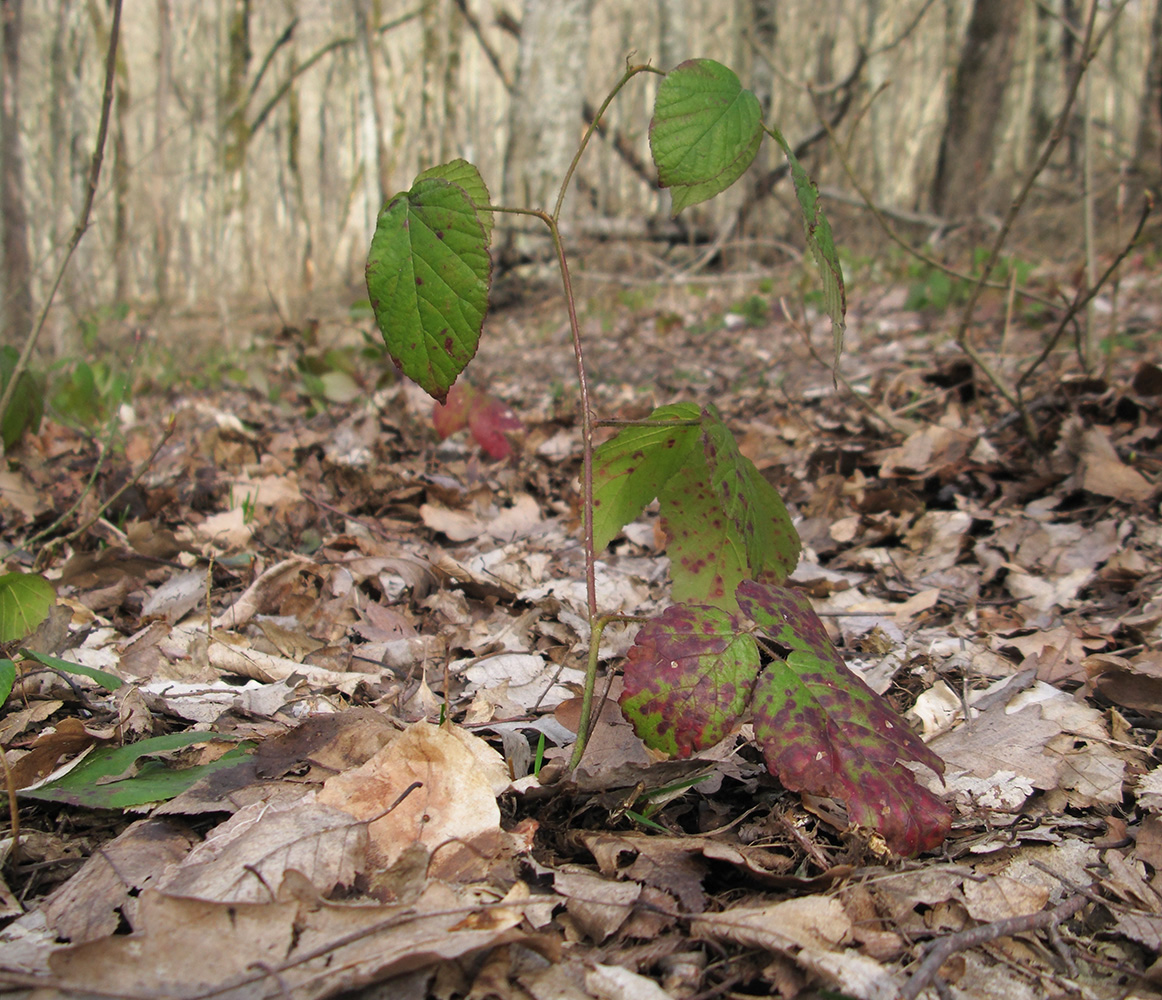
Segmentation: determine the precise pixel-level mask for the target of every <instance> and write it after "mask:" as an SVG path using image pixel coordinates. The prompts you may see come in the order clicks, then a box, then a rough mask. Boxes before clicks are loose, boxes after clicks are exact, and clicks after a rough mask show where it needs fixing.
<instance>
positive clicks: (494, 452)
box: [432, 383, 524, 459]
mask: <svg viewBox="0 0 1162 1000" xmlns="http://www.w3.org/2000/svg"><path fill="white" fill-rule="evenodd" d="M432 425H433V426H434V427H435V428H436V433H437V434H439V435H440V437H441V438H446V437H448V435H449V434H455V433H456V431H458V430H460V429H461V428H462V427H468V428H469V430H471V432H472V437H473V438H474V439H475V441H476V443H477V444H478V445H480V447H481V448H483V449H484V451H485V452H486V453H487V454H488V456H489V457H490V458H496V459H501V458H508V456H509V455H510V454H511V453H512V444H511V443H510V442H509V440H508V434H509V432H511V431H519V430H521V429H522V427H523V426H524V425H523V424H521V422H520V418H519V417H517V415H516V414H515V413H513V412H512V410H511V409H510V408H509V406H508V404H506V403H504V402H502V401H501V400H499V399H497V398H496V397H495V396H493V395H492V394H491V393H489V392H485V391H484V390H483V389H477V388H476V387H475V386H472V385H468V384H467V383H460V384H457V385H454V386H452V388H451V389H450V390H448V400H447V402H446V403H437V404H436V405H435V407H434V408H433V411H432Z"/></svg>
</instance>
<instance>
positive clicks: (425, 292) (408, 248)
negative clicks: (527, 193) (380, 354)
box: [367, 161, 492, 403]
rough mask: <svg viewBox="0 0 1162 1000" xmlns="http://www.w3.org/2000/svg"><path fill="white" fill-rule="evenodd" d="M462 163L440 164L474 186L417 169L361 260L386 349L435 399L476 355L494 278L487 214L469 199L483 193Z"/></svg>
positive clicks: (381, 219)
mask: <svg viewBox="0 0 1162 1000" xmlns="http://www.w3.org/2000/svg"><path fill="white" fill-rule="evenodd" d="M460 162H461V163H463V166H462V167H461V166H459V165H458V164H449V165H446V168H447V169H448V170H449V171H450V172H451V173H452V174H453V176H456V177H458V178H459V179H460V180H461V181H462V182H463V183H468V184H469V186H470V187H471V188H472V191H468V190H466V189H465V187H464V186H462V184H461V183H452V182H451V181H450V180H448V179H447V178H446V177H443V176H437V175H435V174H434V173H432V172H428V173H427V174H426V175H421V176H420V177H419V178H418V179H417V180H416V182H415V184H413V185H412V187H411V190H409V191H406V192H405V193H403V194H399V195H396V196H395V197H394V198H393V199H392V200H391V201H390V202H388V204H387V207H386V208H384V210H383V211H382V212H381V213H380V214H379V220H378V223H377V224H376V227H375V235H374V236H373V237H372V240H371V252H370V254H369V255H368V259H367V292H368V295H369V297H370V299H371V308H372V310H373V311H374V313H375V320H376V322H377V323H378V324H379V329H380V330H381V331H382V332H383V340H384V343H385V344H386V345H387V350H388V353H389V354H390V355H391V357H392V359H393V360H394V361H395V363H396V364H397V365H398V366H399V368H400V370H401V371H402V372H403V373H404V374H405V375H406V376H407V377H408V378H410V379H411V380H412V381H414V382H416V383H417V384H418V385H419V386H420V387H421V388H422V389H423V390H424V391H425V392H427V393H428V395H430V396H432V397H433V398H434V399H436V400H437V401H438V402H441V403H442V402H444V400H445V398H446V397H447V394H448V389H449V388H450V387H451V385H452V383H453V382H455V381H456V379H457V378H458V377H459V375H460V373H461V372H462V371H463V370H464V368H465V367H466V366H467V365H468V362H469V361H471V360H472V358H473V357H474V356H475V354H476V348H477V346H478V345H479V343H480V331H481V329H482V327H483V325H484V314H485V312H486V311H487V309H488V288H489V282H490V281H491V277H492V261H491V259H490V258H489V255H488V238H489V232H490V230H491V225H492V222H491V213H488V212H483V213H481V212H479V211H478V210H477V209H476V207H475V204H474V199H479V198H481V192H483V193H484V195H485V196H486V195H487V191H486V190H485V188H484V182H483V181H482V180H480V175H479V174H478V173H477V172H476V169H475V167H472V166H471V165H470V164H468V163H466V162H465V161H460ZM453 167H455V168H456V169H455V170H453V169H452V168H453ZM468 173H470V174H471V177H469V176H467V174H468ZM462 175H464V176H462Z"/></svg>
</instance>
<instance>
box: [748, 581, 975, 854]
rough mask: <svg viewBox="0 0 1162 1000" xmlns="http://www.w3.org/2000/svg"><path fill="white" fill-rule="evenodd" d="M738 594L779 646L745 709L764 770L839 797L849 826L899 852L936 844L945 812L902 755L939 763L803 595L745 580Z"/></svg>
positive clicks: (944, 829)
mask: <svg viewBox="0 0 1162 1000" xmlns="http://www.w3.org/2000/svg"><path fill="white" fill-rule="evenodd" d="M737 596H738V602H739V606H740V608H741V610H742V612H743V614H745V615H748V616H749V617H750V618H751V619H753V620H754V622H755V623H756V624H757V625H758V627H759V629H760V630H761V631H762V632H763V633H765V634H766V635H767V636H768V637H769V638H770V639H772V640H773V641H774V642H776V643H778V644H779V646H780V647H781V649H780V652H782V658H781V659H779V658H775V659H774V660H772V662H771V663H770V664H769V665H768V666H767V668H766V669H765V670H764V671H763V673H762V674H761V676H760V677H759V678H758V681H757V683H756V685H755V690H754V699H753V702H752V706H751V707H752V712H753V715H754V727H755V739H756V740H757V741H758V743H759V744H760V745H761V747H762V750H763V756H764V758H765V759H766V762H767V767H768V769H769V770H770V772H771V773H772V774H775V775H777V776H778V778H779V780H780V781H781V782H782V783H783V784H784V785H785V786H786V787H787V788H789V789H791V790H792V791H804V792H810V793H812V794H814V795H828V796H834V797H835V798H839V799H842V800H843V801H844V802H845V803H846V804H847V810H848V815H849V816H850V818H851V820H852V822H853V823H855V824H856V825H858V826H863V827H868V828H870V829H873V830H876V831H878V832H879V833H880V834H881V835H882V836H883V838H884V840H885V841H886V842H887V844H888V846H889V847H891V848H892V850H894V851H896V852H897V853H900V854H915V853H917V852H918V851H922V850H931V849H933V848H935V847H938V846H939V845H940V844H941V843H942V842H943V841H944V838H945V837H946V836H947V835H948V831H949V828H950V826H951V823H952V815H951V812H950V811H949V808H948V806H947V805H946V804H945V803H944V802H942V801H941V800H940V799H938V798H937V797H936V796H935V795H933V794H932V793H931V792H929V791H928V790H927V789H926V788H924V787H923V786H922V785H920V784H918V783H917V781H916V779H915V776H914V775H913V773H912V772H911V771H910V770H909V769H908V767H907V766H906V762H908V761H915V762H918V763H920V764H923V765H924V766H926V767H929V768H931V769H932V770H933V771H935V772H936V773H937V774H943V773H944V763H943V761H941V760H940V758H939V757H937V756H936V754H934V753H933V752H932V751H931V750H929V749H928V747H927V746H925V745H924V743H923V742H922V741H921V740H920V739H919V737H917V736H916V735H915V734H914V733H913V732H912V730H911V729H909V728H908V724H907V723H906V722H905V721H904V720H903V719H901V718H900V717H899V716H898V715H897V714H896V713H895V712H894V711H892V709H891V708H890V707H889V705H888V704H887V702H886V701H884V699H883V698H881V697H880V696H879V695H877V694H876V693H875V692H874V691H872V689H871V688H869V687H868V686H867V685H866V684H864V682H863V681H862V680H860V678H858V677H857V676H856V675H855V674H853V673H852V672H851V671H850V670H849V669H848V668H847V665H846V664H845V663H844V662H843V657H842V656H840V655H839V652H838V650H836V648H835V647H834V646H833V645H832V643H831V640H830V639H829V638H828V637H827V630H826V629H825V628H824V625H823V623H822V622H821V621H820V620H819V616H818V615H816V614H815V612H814V610H813V609H812V607H811V604H810V602H809V601H808V600H807V598H806V597H804V596H802V595H801V594H799V593H797V592H796V591H794V590H791V589H789V588H786V587H776V586H772V585H767V584H761V583H755V582H753V581H751V580H747V581H745V582H744V583H743V584H741V585H740V586H739V588H738V595H737ZM784 650H785V652H783V651H784Z"/></svg>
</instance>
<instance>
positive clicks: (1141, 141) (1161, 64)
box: [1134, 2, 1162, 184]
mask: <svg viewBox="0 0 1162 1000" xmlns="http://www.w3.org/2000/svg"><path fill="white" fill-rule="evenodd" d="M1138 109H1139V110H1138V136H1137V141H1136V142H1135V144H1134V161H1135V167H1136V168H1137V170H1138V172H1139V173H1141V174H1142V175H1143V176H1145V177H1146V178H1148V179H1149V182H1150V183H1152V184H1153V183H1157V180H1158V178H1159V177H1160V176H1162V2H1160V3H1159V4H1158V5H1157V6H1156V7H1155V8H1154V18H1153V20H1152V21H1151V22H1150V62H1149V64H1148V65H1147V67H1146V86H1145V89H1144V90H1143V92H1142V99H1141V102H1140V103H1139V105H1138Z"/></svg>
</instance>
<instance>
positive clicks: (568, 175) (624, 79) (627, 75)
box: [553, 63, 666, 301]
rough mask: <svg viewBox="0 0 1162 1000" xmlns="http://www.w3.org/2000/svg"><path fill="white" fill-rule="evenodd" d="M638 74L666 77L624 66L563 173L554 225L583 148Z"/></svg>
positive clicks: (643, 67) (641, 67) (645, 68)
mask: <svg viewBox="0 0 1162 1000" xmlns="http://www.w3.org/2000/svg"><path fill="white" fill-rule="evenodd" d="M638 73H657V74H658V75H659V76H665V75H666V74H665V72H664V71H663V70H660V69H655V68H654V67H653V66H649V65H646V64H645V63H640V64H638V65H637V66H626V68H625V72H624V73H622V74H621V79H620V80H618V81H617V83H615V84H614V85H613V89H612V90H611V91H610V92H609V95H608V96H607V97H606V98H605V100H604V101H602V102H601V107H599V108H598V109H597V114H595V115H594V116H593V121H591V122H590V123H589V127H588V128H587V129H586V130H585V134H584V135H583V136H582V137H581V143H580V145H579V146H578V147H577V152H576V154H574V156H573V162H572V163H570V164H569V169H568V170H566V171H565V179H564V180H563V181H561V190H560V191H559V192H558V193H557V203H556V205H554V206H553V222H554V223H556V221H557V220H558V219H560V218H561V205H562V204H563V203H564V201H565V192H566V191H567V190H568V189H569V182H570V181H572V180H573V174H574V173H575V172H576V170H577V165H578V164H579V163H580V162H581V157H582V156H583V155H584V154H585V147H586V146H588V145H589V140H590V139H592V138H593V133H594V132H596V131H597V127H598V126H599V125H600V124H601V116H602V115H604V114H605V112H606V109H607V108H608V107H609V105H610V104H612V103H613V99H614V98H615V97H616V96H617V95H618V92H619V91H620V90H621V88H622V87H624V86H625V85H626V84H627V83H629V81H630V80H632V79H633V78H634V77H635V76H637V75H638ZM570 301H571V300H570Z"/></svg>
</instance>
